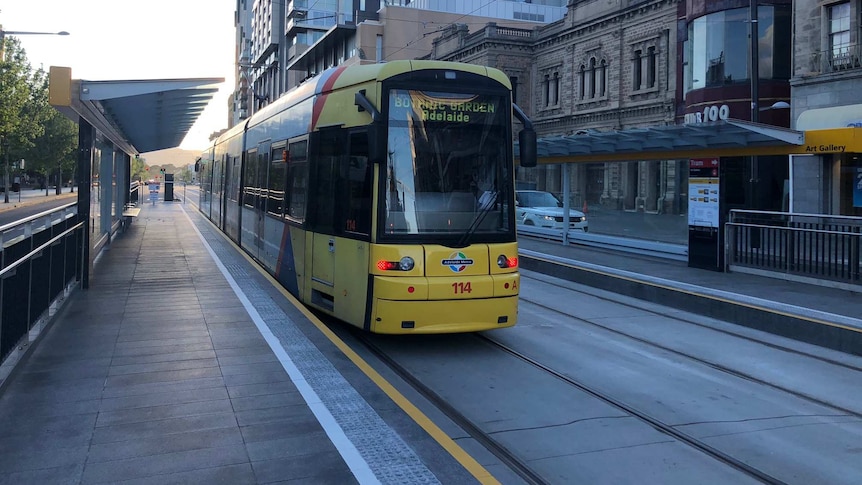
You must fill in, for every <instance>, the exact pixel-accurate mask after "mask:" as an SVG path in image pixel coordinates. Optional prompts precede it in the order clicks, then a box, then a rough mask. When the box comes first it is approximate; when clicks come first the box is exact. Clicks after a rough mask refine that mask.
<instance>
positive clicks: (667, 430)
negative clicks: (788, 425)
mask: <svg viewBox="0 0 862 485" xmlns="http://www.w3.org/2000/svg"><path fill="white" fill-rule="evenodd" d="M476 337H477V338H479V339H481V340H483V341H485V342H486V343H488V344H489V345H492V346H494V347H496V348H498V349H500V350H502V351H503V352H506V353H508V354H509V355H512V356H514V357H516V358H517V359H520V360H521V361H523V362H525V363H527V364H529V365H531V366H533V367H536V368H538V369H541V370H542V371H544V372H546V373H548V374H551V375H553V376H554V377H556V378H557V379H559V380H561V381H563V382H565V383H567V384H569V385H571V386H574V387H576V388H577V389H579V390H581V391H583V392H585V393H587V394H589V395H591V396H593V397H595V398H597V399H599V400H601V401H603V402H605V403H607V404H609V405H611V406H613V407H615V408H617V409H619V410H621V411H623V412H625V413H627V414H629V415H630V416H633V417H635V418H637V419H639V420H640V421H643V422H644V423H647V424H648V425H650V426H652V427H653V428H654V429H656V430H657V431H659V432H661V433H664V434H666V435H669V436H671V437H673V438H675V439H677V440H679V441H681V442H683V443H685V444H687V445H689V446H691V447H693V448H696V449H698V450H700V451H702V452H703V453H706V454H707V455H709V456H711V457H712V458H714V459H716V460H718V461H720V462H722V463H725V464H727V465H729V466H731V467H733V468H735V469H737V470H739V471H740V472H742V473H745V474H746V475H749V476H751V477H752V478H755V479H757V480H760V481H761V482H763V483H768V484H773V485H778V484H784V483H786V482H784V481H782V480H780V479H778V478H776V477H773V476H772V475H769V474H767V473H765V472H762V471H760V470H758V469H757V468H754V467H752V466H750V465H748V464H746V463H745V462H743V461H741V460H738V459H736V458H734V457H732V456H730V455H728V454H726V453H724V452H722V451H721V450H718V449H716V448H715V447H713V446H710V445H708V444H706V443H704V442H703V441H701V440H698V439H697V438H695V437H693V436H690V435H688V434H687V433H683V432H681V431H679V430H677V429H676V428H674V427H673V426H672V425H670V424H667V423H665V422H663V421H661V420H659V419H657V418H654V417H652V416H650V415H648V414H646V413H644V412H641V411H638V410H637V409H636V408H635V407H633V406H631V405H629V404H626V403H624V402H622V401H621V400H619V399H616V398H614V397H613V396H611V395H609V394H607V393H605V392H602V391H600V390H598V389H596V388H594V387H592V386H589V385H587V384H584V383H583V382H579V381H577V380H575V379H572V378H571V377H569V376H567V375H565V374H563V373H561V372H558V371H556V370H554V369H552V368H551V367H548V366H547V365H544V364H542V363H541V362H539V361H537V360H535V359H533V358H531V357H528V356H527V355H524V354H522V353H521V352H518V351H517V350H515V349H513V348H511V347H509V346H507V345H505V344H503V343H500V342H498V341H496V340H494V339H493V338H491V337H488V336H486V335H481V334H477V335H476Z"/></svg>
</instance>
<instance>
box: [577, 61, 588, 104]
mask: <svg viewBox="0 0 862 485" xmlns="http://www.w3.org/2000/svg"><path fill="white" fill-rule="evenodd" d="M586 71H587V68H586V67H584V65H583V64H581V68H580V70H579V71H578V99H584V94H585V93H586V84H585V83H586V82H587V76H586Z"/></svg>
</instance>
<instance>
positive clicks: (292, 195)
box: [285, 140, 308, 223]
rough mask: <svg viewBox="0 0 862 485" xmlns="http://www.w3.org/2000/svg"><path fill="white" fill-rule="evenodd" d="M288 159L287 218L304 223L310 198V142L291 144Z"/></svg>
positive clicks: (286, 184)
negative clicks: (307, 199)
mask: <svg viewBox="0 0 862 485" xmlns="http://www.w3.org/2000/svg"><path fill="white" fill-rule="evenodd" d="M287 157H288V163H287V181H286V183H285V186H286V190H287V194H286V198H287V201H288V204H287V217H288V218H289V219H291V220H293V221H296V222H300V223H302V222H305V212H306V209H305V208H306V198H307V197H308V141H307V140H302V141H298V142H295V143H291V144H290V147H289V148H288V155H287Z"/></svg>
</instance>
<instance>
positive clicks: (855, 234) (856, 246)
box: [725, 210, 862, 288]
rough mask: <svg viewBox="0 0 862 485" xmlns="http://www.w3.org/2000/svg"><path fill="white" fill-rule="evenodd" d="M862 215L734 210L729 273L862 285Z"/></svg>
mask: <svg viewBox="0 0 862 485" xmlns="http://www.w3.org/2000/svg"><path fill="white" fill-rule="evenodd" d="M860 249H862V217H851V216H834V215H823V214H795V213H787V212H768V211H744V210H732V211H730V218H729V222H728V223H727V224H726V225H725V262H726V265H727V266H728V269H730V270H731V271H734V270H745V269H749V270H752V269H753V270H757V271H764V272H771V273H782V274H783V275H786V276H787V277H790V278H791V279H795V278H798V279H804V280H807V281H810V282H813V283H825V282H829V283H832V284H835V283H838V284H841V285H850V287H851V288H853V287H856V286H857V285H862V266H860V263H862V261H860Z"/></svg>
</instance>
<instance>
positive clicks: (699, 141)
mask: <svg viewBox="0 0 862 485" xmlns="http://www.w3.org/2000/svg"><path fill="white" fill-rule="evenodd" d="M860 144H862V129H860V128H841V129H833V130H815V131H798V130H790V129H786V128H781V127H776V126H772V125H764V124H760V123H752V122H749V121H741V120H734V119H729V120H724V121H717V122H710V123H694V124H686V125H670V126H656V127H649V128H635V129H629V130H618V131H581V132H579V133H578V134H574V135H567V136H554V137H545V138H540V139H539V140H538V141H537V155H538V162H539V163H541V164H552V163H577V162H614V161H639V160H674V159H685V158H708V157H727V156H751V155H788V154H805V153H818V152H823V149H822V147H824V146H825V147H834V148H835V150H827V151H844V150H846V151H853V147H856V149H858V148H859V145H860ZM841 147H843V148H841ZM515 153H516V155H517V153H518V150H517V147H516V150H515Z"/></svg>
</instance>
